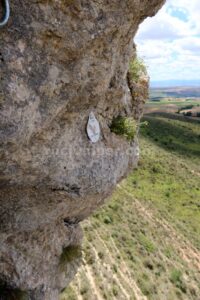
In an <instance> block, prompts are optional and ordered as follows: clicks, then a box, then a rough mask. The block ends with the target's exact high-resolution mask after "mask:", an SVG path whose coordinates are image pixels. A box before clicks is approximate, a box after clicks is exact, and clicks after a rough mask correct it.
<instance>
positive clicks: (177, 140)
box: [60, 113, 200, 300]
mask: <svg viewBox="0 0 200 300" xmlns="http://www.w3.org/2000/svg"><path fill="white" fill-rule="evenodd" d="M179 117H180V116H178V115H177V117H176V115H175V114H166V113H164V114H161V115H159V114H150V115H147V116H145V117H144V121H147V122H148V124H149V125H148V126H146V127H142V128H141V132H140V144H141V158H140V163H139V167H138V169H137V170H135V171H134V172H133V173H132V174H130V175H129V177H128V178H127V179H125V180H124V181H123V182H122V183H120V185H119V186H118V188H117V190H116V191H115V193H114V194H113V196H112V197H111V198H110V200H109V201H108V202H107V203H106V205H105V206H104V207H103V208H102V209H100V210H99V211H98V212H96V213H95V214H94V216H93V217H91V218H90V219H88V220H87V221H85V223H84V226H83V228H84V234H85V239H84V247H83V266H82V267H81V268H80V271H79V273H78V274H77V276H76V278H75V280H74V281H73V282H72V284H71V285H70V286H69V287H68V288H67V289H66V290H65V291H64V292H63V293H62V295H61V298H60V299H61V300H103V299H106V300H113V299H117V300H127V299H130V300H134V299H136V300H179V299H180V300H190V299H193V300H199V299H200V298H199V295H200V123H199V122H198V121H194V120H193V119H192V120H190V119H187V118H181V119H179Z"/></svg>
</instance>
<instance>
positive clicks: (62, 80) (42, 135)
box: [0, 0, 164, 300]
mask: <svg viewBox="0 0 200 300" xmlns="http://www.w3.org/2000/svg"><path fill="white" fill-rule="evenodd" d="M163 3H164V0H152V1H148V0H124V1H120V0H112V1H107V0H102V1H100V0H91V1H89V0H57V1H51V0H37V1H34V0H29V1H28V0H23V1H19V0H13V1H11V12H12V13H11V18H10V21H9V23H8V25H7V26H6V27H4V28H3V29H2V28H1V29H0V106H1V150H0V151H1V152H0V155H1V163H0V166H1V182H0V186H1V190H0V193H1V200H0V294H1V296H0V298H1V299H6V300H9V299H34V300H40V299H41V300H56V299H57V298H58V294H59V291H60V290H61V289H62V288H64V287H65V286H66V285H67V284H68V282H69V281H70V280H71V279H72V278H73V276H74V274H75V272H76V268H77V266H78V264H79V261H80V258H79V256H80V255H79V252H80V251H79V244H80V242H81V236H82V233H81V230H80V227H79V222H80V221H81V220H83V219H84V218H86V217H87V216H88V215H90V214H91V212H92V211H93V210H94V209H96V208H97V207H98V206H99V205H101V204H102V203H103V201H104V199H105V198H106V197H107V196H108V195H109V194H110V193H111V192H112V190H113V188H114V187H115V185H116V183H117V182H118V181H119V180H120V179H122V178H123V177H124V176H125V175H126V174H127V172H128V171H129V169H130V168H133V167H134V166H135V165H136V164H137V161H138V153H139V150H138V142H137V137H136V138H135V140H134V141H132V142H128V141H127V140H126V139H125V138H123V137H120V136H117V135H115V134H114V133H112V132H111V131H110V127H109V126H110V124H111V123H112V120H113V118H115V117H117V116H119V115H122V116H135V118H136V119H137V120H138V119H139V118H140V114H141V107H140V106H141V101H140V99H143V97H142V96H140V97H139V98H138V93H134V91H135V89H136V90H137V89H139V90H140V91H141V88H139V86H138V84H137V85H134V83H132V84H131V86H130V82H129V80H127V72H128V66H129V60H130V58H131V57H132V56H134V50H133V37H134V35H135V33H136V31H137V29H138V26H139V24H140V23H141V22H142V21H143V19H144V18H146V17H147V16H153V15H154V14H155V13H156V12H157V11H158V9H159V8H160V7H161V5H162V4H163ZM141 86H143V85H142V83H141V82H140V87H141ZM145 86H146V83H145ZM134 87H135V88H134ZM142 93H145V92H144V91H142ZM141 95H142V94H141ZM142 101H143V100H142ZM91 111H92V112H93V113H94V114H95V116H96V118H97V119H98V121H99V123H100V128H101V138H100V140H99V141H98V142H97V143H95V144H93V143H92V142H91V141H90V140H89V139H88V137H87V134H86V130H85V129H86V125H87V121H88V116H89V114H90V112H91Z"/></svg>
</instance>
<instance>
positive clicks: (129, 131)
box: [110, 116, 137, 141]
mask: <svg viewBox="0 0 200 300" xmlns="http://www.w3.org/2000/svg"><path fill="white" fill-rule="evenodd" d="M110 130H111V132H114V133H115V134H117V135H121V136H124V137H125V138H126V139H127V140H128V141H131V140H133V139H134V137H135V134H136V131H137V123H136V121H135V120H134V119H133V118H128V117H122V116H118V117H117V118H114V119H113V122H112V124H111V126H110Z"/></svg>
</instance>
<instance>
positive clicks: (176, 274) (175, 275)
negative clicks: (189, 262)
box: [170, 269, 187, 293]
mask: <svg viewBox="0 0 200 300" xmlns="http://www.w3.org/2000/svg"><path fill="white" fill-rule="evenodd" d="M170 281H171V282H172V283H173V284H174V285H175V286H176V287H177V288H179V289H180V290H181V291H182V292H183V293H186V292H187V291H186V286H185V284H184V282H183V279H182V273H181V271H180V270H177V269H173V270H172V272H171V275H170Z"/></svg>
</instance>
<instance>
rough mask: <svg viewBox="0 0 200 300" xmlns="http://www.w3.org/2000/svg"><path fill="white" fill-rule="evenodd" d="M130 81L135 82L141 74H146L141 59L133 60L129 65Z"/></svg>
mask: <svg viewBox="0 0 200 300" xmlns="http://www.w3.org/2000/svg"><path fill="white" fill-rule="evenodd" d="M129 74H130V75H131V79H132V80H133V81H135V82H137V81H138V80H139V78H140V76H141V75H142V74H147V70H146V66H145V63H144V61H143V60H142V59H141V58H138V57H136V58H133V59H132V60H131V62H130V65H129Z"/></svg>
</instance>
